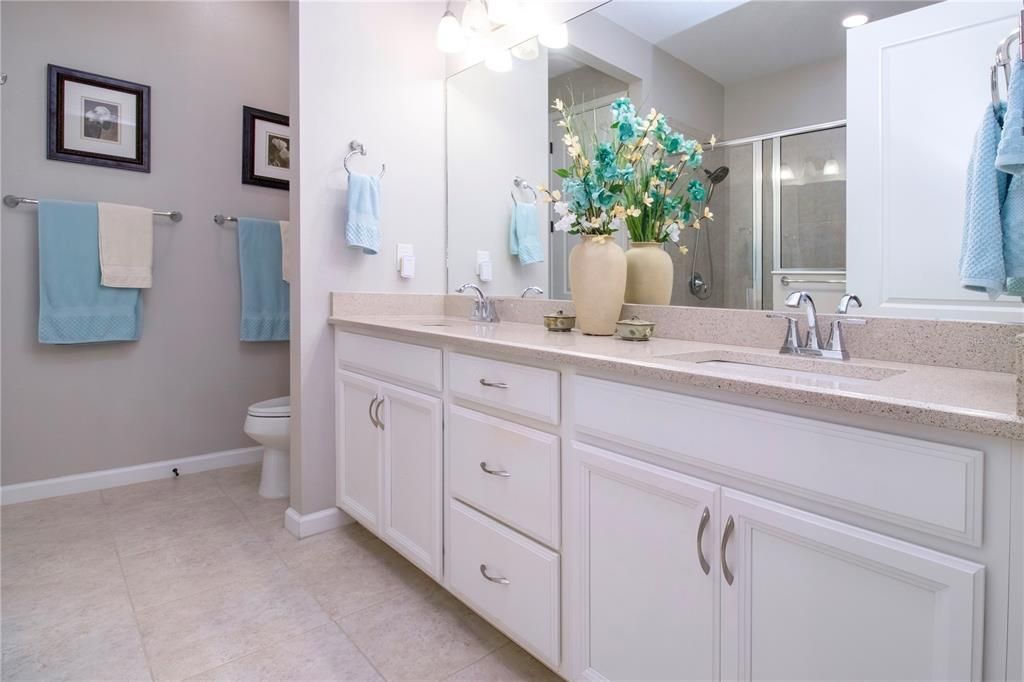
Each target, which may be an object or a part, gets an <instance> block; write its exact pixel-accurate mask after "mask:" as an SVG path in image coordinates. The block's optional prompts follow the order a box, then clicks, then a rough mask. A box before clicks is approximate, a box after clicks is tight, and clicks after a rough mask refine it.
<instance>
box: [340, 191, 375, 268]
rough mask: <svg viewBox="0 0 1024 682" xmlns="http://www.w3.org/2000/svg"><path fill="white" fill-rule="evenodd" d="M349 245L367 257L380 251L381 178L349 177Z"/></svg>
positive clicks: (347, 230) (346, 228) (347, 234)
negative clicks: (360, 250)
mask: <svg viewBox="0 0 1024 682" xmlns="http://www.w3.org/2000/svg"><path fill="white" fill-rule="evenodd" d="M345 239H346V240H347V241H348V245H349V246H352V247H355V248H359V249H362V250H363V253H365V254H367V255H370V256H372V255H374V254H376V253H377V252H378V251H380V178H378V177H377V176H376V175H372V176H371V175H362V174H360V173H352V174H351V175H349V176H348V225H347V226H346V227H345Z"/></svg>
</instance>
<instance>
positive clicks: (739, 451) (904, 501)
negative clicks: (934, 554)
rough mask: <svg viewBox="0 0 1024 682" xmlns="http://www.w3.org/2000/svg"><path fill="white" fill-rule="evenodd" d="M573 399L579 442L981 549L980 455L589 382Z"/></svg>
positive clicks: (578, 384)
mask: <svg viewBox="0 0 1024 682" xmlns="http://www.w3.org/2000/svg"><path fill="white" fill-rule="evenodd" d="M574 394H575V400H574V406H575V410H574V411H575V419H576V424H577V430H578V431H579V432H580V433H589V434H593V435H596V436H599V437H601V438H604V439H608V440H612V441H618V442H620V443H624V444H626V445H634V446H637V447H642V448H653V449H654V450H656V451H657V452H659V454H662V455H664V456H666V457H669V458H672V459H677V460H679V461H681V462H686V463H690V464H693V465H696V466H700V467H703V468H707V469H711V470H715V471H721V472H723V473H726V474H729V475H732V476H736V477H738V478H741V479H744V480H748V481H751V482H754V483H757V484H761V485H768V486H772V487H775V488H777V489H780V490H783V491H785V492H789V493H792V494H796V495H800V496H802V497H806V498H808V499H812V500H816V501H819V502H822V503H825V504H830V505H833V506H835V507H838V508H841V509H847V510H849V511H853V512H856V513H859V514H863V515H865V516H870V517H874V518H877V519H881V520H884V521H887V522H890V523H894V524H897V525H901V526H904V527H907V528H911V529H915V530H918V531H922V532H926V533H931V534H933V535H937V536H941V537H946V538H950V539H954V540H958V541H961V542H966V543H969V544H973V545H976V546H977V545H980V544H981V537H982V534H981V521H982V515H981V509H982V467H983V461H984V453H983V452H981V451H980V450H973V449H968V448H963V447H959V446H953V445H946V444H942V443H934V442H930V441H925V440H920V439H916V438H908V437H905V436H896V435H892V434H887V433H881V432H877V431H871V430H868V429H862V428H856V427H850V426H842V425H838V424H830V423H827V422H821V421H817V420H813V419H806V418H803V417H794V416H790V415H785V414H779V413H776V412H770V411H768V410H759V409H755V408H749V407H742V406H738V405H730V404H728V403H721V402H717V401H713V400H705V399H702V398H693V397H690V396H683V395H678V394H675V393H668V392H665V391H658V390H653V389H648V388H641V387H638V386H630V385H625V384H619V383H615V382H609V381H603V380H600V379H592V378H589V377H579V378H578V379H577V380H576V388H575V392H574Z"/></svg>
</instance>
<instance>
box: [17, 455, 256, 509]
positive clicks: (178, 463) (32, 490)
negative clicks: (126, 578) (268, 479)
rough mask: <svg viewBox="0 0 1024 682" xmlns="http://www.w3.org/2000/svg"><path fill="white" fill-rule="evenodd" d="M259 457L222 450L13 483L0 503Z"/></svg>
mask: <svg viewBox="0 0 1024 682" xmlns="http://www.w3.org/2000/svg"><path fill="white" fill-rule="evenodd" d="M262 456H263V448H262V447H259V446H256V447H251V448H237V449H235V450H222V451H221V452H211V453H209V454H206V455H196V456H194V457H182V458H180V459H165V460H163V461H162V462H151V463H149V464H139V465H137V466H130V467H120V468H117V469H104V470H103V471H91V472H89V473H87V474H73V475H71V476H60V477H58V478H47V479H43V480H41V481H29V482H28V483H14V484H11V485H5V486H3V487H0V504H4V505H7V504H15V503H17V502H31V501H32V500H41V499H44V498H47V497H58V496H60V495H71V494H73V493H87V492H89V491H91V490H102V489H104V488H116V487H117V486H119V485H128V484H130V483H142V482H144V481H155V480H156V479H158V478H173V477H174V472H173V471H171V469H177V470H178V473H180V474H182V475H184V474H195V473H199V472H200V471H209V470H210V469H223V468H224V467H233V466H238V465H240V464H252V463H254V462H259V461H260V458H261V457H262Z"/></svg>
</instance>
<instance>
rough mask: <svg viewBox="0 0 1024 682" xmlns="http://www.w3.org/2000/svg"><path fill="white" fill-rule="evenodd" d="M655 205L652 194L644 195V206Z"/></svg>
mask: <svg viewBox="0 0 1024 682" xmlns="http://www.w3.org/2000/svg"><path fill="white" fill-rule="evenodd" d="M652 204H654V198H653V197H652V196H651V195H650V194H645V195H644V206H651V205H652Z"/></svg>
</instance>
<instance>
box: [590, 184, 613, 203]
mask: <svg viewBox="0 0 1024 682" xmlns="http://www.w3.org/2000/svg"><path fill="white" fill-rule="evenodd" d="M593 197H594V203H595V204H597V205H598V206H600V207H601V208H611V207H612V206H613V205H615V195H614V194H612V193H611V192H609V191H608V190H606V189H605V188H604V187H602V188H600V189H599V190H597V191H596V192H594V195H593Z"/></svg>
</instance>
